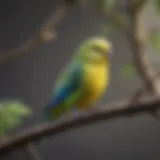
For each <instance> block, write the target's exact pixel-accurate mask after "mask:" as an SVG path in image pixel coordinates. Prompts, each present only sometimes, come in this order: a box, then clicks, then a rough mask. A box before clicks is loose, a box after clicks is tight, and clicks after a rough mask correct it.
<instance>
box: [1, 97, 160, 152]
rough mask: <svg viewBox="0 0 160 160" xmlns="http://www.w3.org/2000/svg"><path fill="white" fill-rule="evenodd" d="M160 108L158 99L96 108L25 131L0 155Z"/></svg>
mask: <svg viewBox="0 0 160 160" xmlns="http://www.w3.org/2000/svg"><path fill="white" fill-rule="evenodd" d="M158 108H160V99H159V98H157V97H152V98H144V99H141V100H140V101H138V102H137V103H133V104H131V103H130V99H129V100H127V101H121V102H119V103H116V104H111V105H107V106H106V107H99V108H96V111H95V110H94V111H90V112H87V113H85V114H82V115H80V116H78V117H75V118H64V119H63V120H58V121H57V122H56V121H55V122H54V123H53V124H41V125H37V126H35V127H32V128H30V129H27V130H24V131H23V132H21V133H20V134H19V135H17V136H13V137H12V138H10V139H8V141H6V142H4V143H1V144H0V155H3V154H5V153H8V152H11V151H12V150H13V149H15V148H17V147H22V146H25V145H26V144H27V143H28V142H32V141H38V140H40V139H42V138H44V137H46V136H51V135H56V134H58V133H61V132H64V131H66V130H69V129H73V128H77V127H80V126H81V127H82V126H84V125H87V124H91V123H93V122H95V121H99V120H109V119H113V118H116V117H122V116H131V115H135V114H138V113H144V112H148V113H150V112H152V111H153V110H157V109H158Z"/></svg>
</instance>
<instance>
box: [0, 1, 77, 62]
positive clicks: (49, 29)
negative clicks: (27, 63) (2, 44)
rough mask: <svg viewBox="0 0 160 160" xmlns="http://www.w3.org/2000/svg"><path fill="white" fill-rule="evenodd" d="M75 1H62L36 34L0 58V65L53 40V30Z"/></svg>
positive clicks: (54, 35) (54, 33) (54, 34)
mask: <svg viewBox="0 0 160 160" xmlns="http://www.w3.org/2000/svg"><path fill="white" fill-rule="evenodd" d="M75 1H76V0H63V2H62V3H60V5H59V6H58V7H57V9H56V11H54V12H53V13H51V15H50V16H49V18H47V19H46V20H45V22H44V23H43V24H42V27H41V28H40V30H39V32H38V34H36V36H34V37H32V38H30V39H29V40H27V41H26V42H25V43H24V44H22V45H21V46H19V47H17V48H15V49H13V50H12V51H8V52H9V55H6V56H2V57H0V64H3V63H5V62H8V61H10V60H12V59H15V58H17V57H19V56H22V55H24V54H25V53H27V52H28V51H30V50H31V49H34V48H36V47H38V46H40V45H42V44H43V43H46V42H48V41H51V40H54V39H55V37H56V32H55V28H56V27H57V25H58V24H59V23H60V21H61V20H62V19H63V17H64V16H65V13H66V10H67V8H68V7H69V6H70V4H72V3H74V2H75Z"/></svg>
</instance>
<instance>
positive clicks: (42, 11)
mask: <svg viewBox="0 0 160 160" xmlns="http://www.w3.org/2000/svg"><path fill="white" fill-rule="evenodd" d="M55 6H56V2H54V1H53V0H23V1H20V0H3V1H1V5H0V11H1V14H0V21H1V25H0V45H1V46H0V47H1V48H7V49H11V48H13V47H15V46H17V45H19V44H21V43H23V41H25V40H26V39H27V38H28V37H30V36H32V35H34V34H35V32H36V30H37V29H38V27H39V26H40V25H41V24H42V22H43V20H44V18H45V17H46V16H47V15H48V14H49V13H50V12H51V11H52V10H53V8H55ZM105 22H106V19H104V17H103V16H102V15H101V14H100V13H95V12H94V11H92V10H88V9H85V8H84V9H82V8H77V7H73V8H71V9H70V10H69V12H68V14H67V15H66V16H65V18H64V20H63V21H62V23H61V24H60V25H59V27H58V29H57V32H58V39H57V40H56V41H54V42H50V43H48V44H45V45H43V46H41V47H39V48H38V49H35V50H33V51H32V52H30V53H29V54H26V55H24V56H23V57H19V58H17V59H16V60H14V61H12V62H9V63H6V64H4V65H2V66H0V77H1V78H0V87H1V92H0V96H1V98H2V99H3V98H8V97H9V98H21V99H23V100H24V101H25V102H26V103H27V104H29V105H30V106H31V107H32V110H33V115H32V116H30V117H29V118H26V119H25V121H24V124H23V125H21V126H20V127H18V128H17V129H16V130H22V129H24V128H26V127H30V126H32V125H34V124H37V123H41V119H42V117H41V108H42V106H43V105H44V104H46V101H47V99H48V98H49V96H50V95H51V91H52V86H53V82H54V80H55V78H56V76H57V74H58V73H59V72H60V71H61V69H62V68H63V67H64V66H65V63H66V62H67V61H68V60H69V59H70V56H71V55H72V52H73V51H74V49H75V47H76V45H77V44H79V43H80V42H81V41H83V40H84V39H85V38H87V37H89V36H91V35H98V34H99V33H100V31H101V28H102V25H103V24H104V23H105ZM110 40H111V41H112V42H113V44H114V56H113V59H112V66H111V77H112V81H111V84H110V87H109V89H108V92H107V93H106V94H105V95H104V97H103V98H102V100H101V101H100V102H99V106H100V105H105V104H106V103H108V102H112V101H117V100H121V99H123V98H126V97H128V96H129V95H130V94H132V93H133V92H134V90H135V89H136V88H137V87H138V86H140V80H139V79H138V78H136V77H134V78H132V79H130V80H128V79H124V78H123V77H122V76H121V74H120V68H121V67H122V66H123V64H125V63H126V62H128V61H129V60H130V59H131V51H130V48H129V44H128V43H127V41H126V40H125V38H124V37H123V36H122V34H121V33H120V32H118V31H117V32H114V33H112V35H111V37H110ZM159 125H160V123H158V122H156V121H155V120H154V119H153V118H152V117H150V116H148V115H140V116H135V117H131V118H118V119H115V120H112V121H109V122H108V121H103V122H98V123H95V124H92V125H89V126H86V127H82V128H79V129H74V130H71V131H69V132H65V133H62V134H60V135H58V136H55V137H51V138H49V139H47V140H46V141H45V142H43V143H41V144H40V145H39V146H38V150H39V151H40V153H41V155H42V156H43V158H44V159H46V160H50V159H55V160H56V159H57V160H64V159H65V160H66V159H76V160H82V159H83V160H88V159H91V160H99V159H101V160H106V159H108V160H120V159H127V160H135V159H136V160H142V159H145V160H158V159H159V158H160V136H159V135H160V129H159V128H160V126H159ZM2 159H6V160H10V159H16V160H17V159H18V160H19V159H23V160H27V159H28V157H27V156H26V154H25V152H24V151H23V150H18V151H15V152H14V153H12V154H11V155H10V156H8V157H7V158H2Z"/></svg>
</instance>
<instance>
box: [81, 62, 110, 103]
mask: <svg viewBox="0 0 160 160" xmlns="http://www.w3.org/2000/svg"><path fill="white" fill-rule="evenodd" d="M108 74H109V73H108V68H107V67H106V65H98V64H97V65H94V64H88V65H86V66H85V68H84V77H83V78H84V81H83V86H84V89H85V91H86V92H87V95H88V96H87V98H89V99H90V100H91V101H95V100H97V99H98V98H100V96H101V95H102V94H103V92H104V90H105V89H106V87H107V85H108V81H109V75H108Z"/></svg>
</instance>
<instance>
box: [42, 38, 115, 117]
mask: <svg viewBox="0 0 160 160" xmlns="http://www.w3.org/2000/svg"><path fill="white" fill-rule="evenodd" d="M111 53H112V45H111V43H110V42H109V41H108V40H107V39H105V38H104V37H90V38H88V39H86V40H85V41H83V42H82V43H81V44H80V46H78V48H77V50H76V51H75V53H74V55H73V57H72V59H71V62H70V63H69V64H68V66H67V67H66V68H65V70H64V71H63V72H62V73H61V75H60V76H59V78H58V80H57V83H55V88H54V91H53V95H52V98H51V99H50V101H49V103H48V104H47V105H46V106H45V107H44V115H45V119H47V120H53V119H56V118H58V117H59V116H61V115H62V114H63V113H66V112H67V111H69V110H71V109H73V108H78V109H80V110H83V111H84V110H85V111H87V110H88V109H90V108H91V106H92V105H93V104H94V103H95V102H96V101H98V100H99V99H100V98H101V96H102V95H103V93H104V92H105V90H106V89H107V88H108V84H109V82H110V72H109V67H110V55H111Z"/></svg>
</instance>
